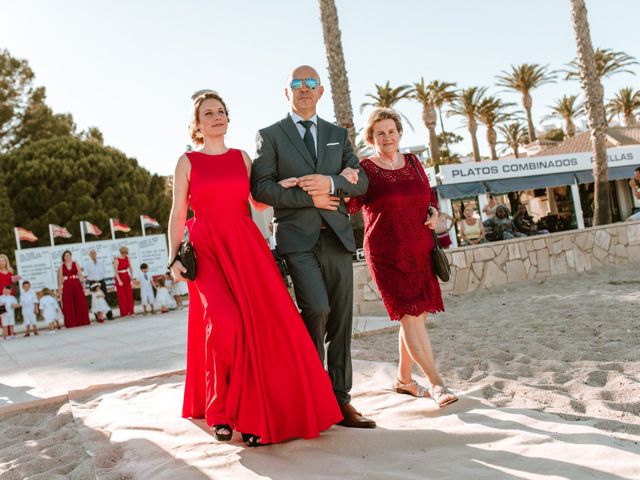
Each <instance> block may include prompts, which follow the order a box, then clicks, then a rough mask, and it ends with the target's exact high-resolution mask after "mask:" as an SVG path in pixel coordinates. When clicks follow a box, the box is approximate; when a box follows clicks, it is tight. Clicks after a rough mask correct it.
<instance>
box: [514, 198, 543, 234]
mask: <svg viewBox="0 0 640 480" xmlns="http://www.w3.org/2000/svg"><path fill="white" fill-rule="evenodd" d="M513 225H514V226H515V227H516V229H517V230H518V232H520V233H523V234H524V235H526V236H528V237H530V236H532V235H542V234H547V233H549V231H548V230H545V229H543V228H538V225H536V223H535V222H534V221H533V217H532V216H531V215H529V212H527V207H526V206H525V205H524V204H522V203H520V204H519V205H518V211H517V212H516V214H515V215H514V216H513Z"/></svg>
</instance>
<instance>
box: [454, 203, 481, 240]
mask: <svg viewBox="0 0 640 480" xmlns="http://www.w3.org/2000/svg"><path fill="white" fill-rule="evenodd" d="M474 213H475V212H474V210H473V208H471V207H467V208H465V209H464V220H462V222H460V239H461V240H462V242H461V243H462V246H463V247H466V246H468V245H477V244H479V243H486V242H487V240H486V239H485V233H484V225H482V220H480V218H476V217H474Z"/></svg>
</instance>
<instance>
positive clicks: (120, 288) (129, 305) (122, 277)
mask: <svg viewBox="0 0 640 480" xmlns="http://www.w3.org/2000/svg"><path fill="white" fill-rule="evenodd" d="M128 254H129V249H128V248H127V247H124V246H122V247H120V255H118V256H117V257H115V258H114V259H113V271H114V273H115V281H116V295H117V296H118V307H119V308H120V316H121V317H130V316H132V315H133V289H132V288H131V279H132V278H133V273H132V271H131V262H129V257H128Z"/></svg>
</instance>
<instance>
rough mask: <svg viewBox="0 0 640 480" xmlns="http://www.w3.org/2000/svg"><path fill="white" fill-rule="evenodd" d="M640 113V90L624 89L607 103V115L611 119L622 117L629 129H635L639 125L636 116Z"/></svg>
mask: <svg viewBox="0 0 640 480" xmlns="http://www.w3.org/2000/svg"><path fill="white" fill-rule="evenodd" d="M638 111H640V90H633V88H632V87H624V88H621V89H620V90H618V93H616V95H615V96H614V97H613V98H612V99H611V100H609V102H608V103H607V113H608V114H609V116H610V118H611V117H615V116H617V117H622V118H623V119H624V124H625V126H627V127H635V126H636V125H637V123H638V121H637V119H636V115H637V114H638Z"/></svg>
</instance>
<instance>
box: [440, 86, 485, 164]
mask: <svg viewBox="0 0 640 480" xmlns="http://www.w3.org/2000/svg"><path fill="white" fill-rule="evenodd" d="M486 92H487V87H469V88H464V89H462V90H460V92H459V94H458V96H457V97H456V98H455V100H454V101H453V102H452V103H451V106H450V108H449V111H448V112H447V114H448V115H449V116H450V117H451V116H454V115H457V116H460V117H464V119H465V120H466V122H467V129H468V130H469V135H470V136H471V143H472V145H473V160H474V161H475V162H479V161H480V147H479V146H478V136H477V132H478V110H479V108H480V104H481V103H482V101H483V100H484V94H485V93H486Z"/></svg>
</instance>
